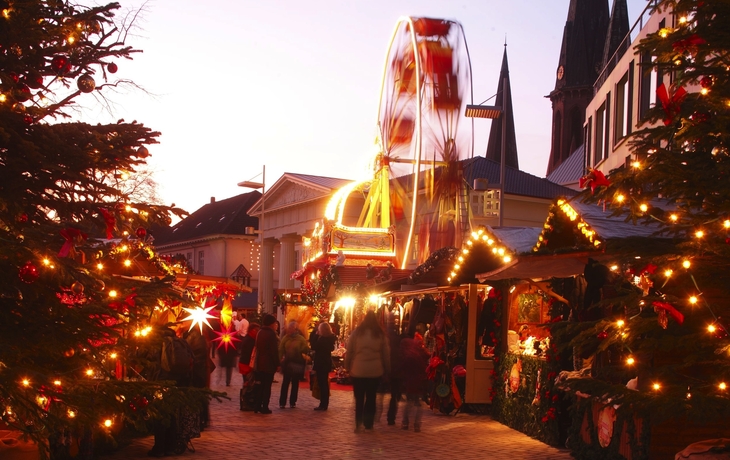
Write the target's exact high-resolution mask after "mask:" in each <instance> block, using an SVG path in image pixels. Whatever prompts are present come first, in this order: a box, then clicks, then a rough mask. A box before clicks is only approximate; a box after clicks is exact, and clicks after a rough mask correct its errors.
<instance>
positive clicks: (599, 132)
mask: <svg viewBox="0 0 730 460" xmlns="http://www.w3.org/2000/svg"><path fill="white" fill-rule="evenodd" d="M605 129H606V104H605V103H604V104H603V105H601V107H600V108H599V109H598V110H596V127H595V133H596V146H595V150H594V151H593V166H595V165H597V164H598V163H600V162H601V160H603V142H601V139H603V134H604V132H605Z"/></svg>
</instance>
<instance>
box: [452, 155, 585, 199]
mask: <svg viewBox="0 0 730 460" xmlns="http://www.w3.org/2000/svg"><path fill="white" fill-rule="evenodd" d="M504 174H505V176H504V186H505V193H506V194H509V195H522V196H529V197H534V198H547V199H554V198H557V197H559V196H574V195H576V194H577V193H578V192H577V191H575V190H573V189H569V188H567V187H563V186H562V185H558V184H556V183H553V182H551V181H549V180H547V179H545V178H541V177H537V176H533V175H532V174H529V173H526V172H524V171H520V170H519V169H515V168H510V167H509V166H506V167H505V171H504ZM499 175H500V164H499V163H498V162H496V161H492V160H488V159H486V158H484V157H474V158H471V159H469V160H464V179H465V180H466V181H467V183H468V184H470V185H473V184H474V179H487V181H488V182H489V183H490V184H499Z"/></svg>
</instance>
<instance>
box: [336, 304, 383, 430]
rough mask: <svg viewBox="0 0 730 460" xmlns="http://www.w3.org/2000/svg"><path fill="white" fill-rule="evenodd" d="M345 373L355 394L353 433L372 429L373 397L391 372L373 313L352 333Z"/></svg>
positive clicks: (348, 345) (348, 344) (346, 356)
mask: <svg viewBox="0 0 730 460" xmlns="http://www.w3.org/2000/svg"><path fill="white" fill-rule="evenodd" d="M345 369H347V371H348V373H349V374H350V377H352V387H353V392H354V394H355V433H358V432H360V429H361V427H363V426H364V427H365V429H366V430H372V429H373V423H374V422H375V397H376V393H377V390H378V384H379V382H380V379H381V377H383V375H384V374H385V373H386V372H387V371H388V370H389V369H390V349H389V347H388V339H387V337H386V335H385V332H384V331H383V328H381V327H380V324H378V319H377V317H376V316H375V312H373V311H368V312H367V313H366V314H365V318H364V319H363V321H362V323H360V325H359V326H357V327H356V328H355V330H354V331H352V334H351V335H350V339H349V340H348V343H347V352H346V353H345Z"/></svg>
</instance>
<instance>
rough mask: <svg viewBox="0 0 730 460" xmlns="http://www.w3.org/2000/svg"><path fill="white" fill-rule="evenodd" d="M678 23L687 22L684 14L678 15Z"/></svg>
mask: <svg viewBox="0 0 730 460" xmlns="http://www.w3.org/2000/svg"><path fill="white" fill-rule="evenodd" d="M679 23H680V24H686V23H687V17H686V16H682V17H680V18H679Z"/></svg>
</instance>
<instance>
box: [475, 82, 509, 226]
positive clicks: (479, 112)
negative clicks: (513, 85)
mask: <svg viewBox="0 0 730 460" xmlns="http://www.w3.org/2000/svg"><path fill="white" fill-rule="evenodd" d="M507 85H509V79H508V78H505V79H504V80H503V85H502V106H501V107H500V106H498V105H497V106H494V105H482V104H484V102H487V101H488V100H489V99H491V97H490V98H489V99H487V101H484V102H482V104H478V105H467V106H466V113H464V115H465V116H467V117H469V118H490V119H497V118H499V117H500V116H502V115H503V114H504V111H505V109H506V108H507V93H508V89H507ZM494 96H496V94H495V95H494ZM494 96H492V97H494ZM472 123H474V121H473V120H472ZM472 129H473V127H472ZM499 156H500V162H499V226H500V227H501V226H502V223H503V221H504V220H503V219H504V175H505V161H506V157H507V117H506V116H504V117H502V145H501V148H500V155H499Z"/></svg>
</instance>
